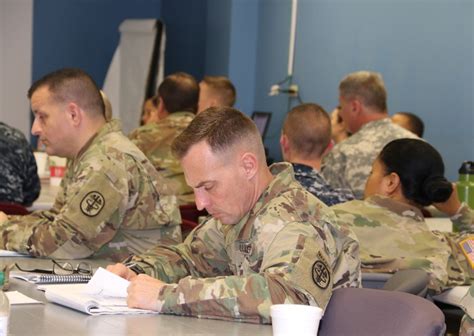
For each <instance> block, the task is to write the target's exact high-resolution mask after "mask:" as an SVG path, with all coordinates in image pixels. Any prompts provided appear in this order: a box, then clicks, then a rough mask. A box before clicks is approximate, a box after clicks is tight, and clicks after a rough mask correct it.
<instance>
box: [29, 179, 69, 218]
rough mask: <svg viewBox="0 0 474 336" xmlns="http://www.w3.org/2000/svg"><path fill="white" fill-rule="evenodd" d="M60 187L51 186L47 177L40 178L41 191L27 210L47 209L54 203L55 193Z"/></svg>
mask: <svg viewBox="0 0 474 336" xmlns="http://www.w3.org/2000/svg"><path fill="white" fill-rule="evenodd" d="M60 189H61V188H60V187H59V186H53V185H51V184H50V183H49V180H47V179H45V180H44V179H41V192H40V195H39V197H38V199H37V200H36V201H35V202H33V204H32V205H31V206H30V207H29V208H28V210H29V211H35V210H49V209H51V207H52V206H53V204H54V200H55V199H56V195H57V193H58V192H59V190H60Z"/></svg>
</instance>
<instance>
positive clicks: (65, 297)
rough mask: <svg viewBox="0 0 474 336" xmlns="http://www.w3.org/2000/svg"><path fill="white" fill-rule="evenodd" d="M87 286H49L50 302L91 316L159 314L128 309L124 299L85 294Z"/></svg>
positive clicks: (47, 294) (47, 289) (48, 295)
mask: <svg viewBox="0 0 474 336" xmlns="http://www.w3.org/2000/svg"><path fill="white" fill-rule="evenodd" d="M86 286H87V285H86V284H74V285H59V286H54V285H52V286H48V287H47V288H46V291H45V296H46V299H48V301H51V302H55V303H58V304H60V305H63V306H66V307H69V308H73V309H76V310H78V311H81V312H84V313H86V314H90V315H113V314H157V312H155V311H152V310H143V309H134V308H128V306H127V299H126V298H124V297H120V298H118V297H109V296H103V295H93V294H87V293H85V290H86Z"/></svg>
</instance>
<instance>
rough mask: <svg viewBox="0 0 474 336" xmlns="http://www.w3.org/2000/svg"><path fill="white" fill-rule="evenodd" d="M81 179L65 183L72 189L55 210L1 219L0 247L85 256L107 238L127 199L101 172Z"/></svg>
mask: <svg viewBox="0 0 474 336" xmlns="http://www.w3.org/2000/svg"><path fill="white" fill-rule="evenodd" d="M81 181H82V182H81ZM81 181H79V182H75V183H72V184H71V185H68V190H71V192H69V191H68V195H67V198H66V199H65V200H64V205H63V207H62V208H61V209H60V210H59V209H57V211H58V212H38V213H34V214H32V215H28V216H23V217H12V218H11V219H9V220H8V221H6V222H4V223H3V224H2V225H1V226H0V229H1V230H2V233H3V234H2V236H1V237H0V248H2V249H7V250H12V251H18V252H27V253H29V254H31V255H33V256H49V257H53V258H86V257H88V256H90V255H92V254H93V253H94V252H95V251H97V250H98V249H99V248H100V247H101V246H102V245H103V244H105V243H107V242H108V241H110V240H111V239H112V238H113V236H114V235H115V233H116V231H117V229H118V227H117V226H118V225H117V224H116V223H119V220H118V218H119V217H120V216H121V215H123V214H120V211H119V210H118V209H120V204H121V203H122V204H123V203H126V202H127V200H123V199H122V196H121V194H120V193H119V192H118V191H117V189H116V187H115V185H114V183H113V182H112V181H111V180H110V179H109V178H108V177H107V176H106V175H105V174H104V173H101V172H95V171H93V172H90V173H89V174H88V176H87V177H85V178H84V179H83V180H81ZM84 181H85V182H84Z"/></svg>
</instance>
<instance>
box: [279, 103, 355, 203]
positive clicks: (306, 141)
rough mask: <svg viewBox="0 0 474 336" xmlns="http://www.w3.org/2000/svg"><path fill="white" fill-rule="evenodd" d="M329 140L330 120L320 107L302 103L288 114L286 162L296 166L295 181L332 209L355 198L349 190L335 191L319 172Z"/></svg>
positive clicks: (284, 144) (282, 142) (284, 135)
mask: <svg viewBox="0 0 474 336" xmlns="http://www.w3.org/2000/svg"><path fill="white" fill-rule="evenodd" d="M330 141H331V121H330V119H329V116H328V114H327V113H326V111H324V109H323V108H322V107H321V106H319V105H317V104H302V105H299V106H296V107H294V108H293V109H292V110H291V111H290V112H288V115H287V116H286V119H285V121H284V123H283V128H282V132H281V137H280V148H281V152H282V154H283V159H284V160H285V161H288V162H290V163H291V164H292V165H293V170H294V171H295V178H296V180H297V181H298V182H299V183H301V185H302V186H303V187H305V188H306V190H308V191H309V192H310V193H312V194H313V195H314V196H316V197H317V198H319V199H320V200H321V201H323V203H325V204H326V205H329V206H331V205H334V204H338V203H342V202H346V201H350V200H353V199H354V195H353V194H352V192H351V191H350V190H349V189H334V188H332V187H331V186H330V185H329V183H327V182H326V180H325V179H324V177H323V176H322V175H321V174H320V173H319V169H320V168H321V160H322V157H323V155H324V153H326V151H327V150H328V146H329V143H330Z"/></svg>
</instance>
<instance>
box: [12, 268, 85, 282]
mask: <svg viewBox="0 0 474 336" xmlns="http://www.w3.org/2000/svg"><path fill="white" fill-rule="evenodd" d="M10 277H11V278H16V279H21V280H25V281H28V282H31V283H34V284H68V283H86V282H88V281H89V280H90V279H91V278H92V275H84V274H61V275H58V274H45V273H32V272H21V271H11V272H10Z"/></svg>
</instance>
